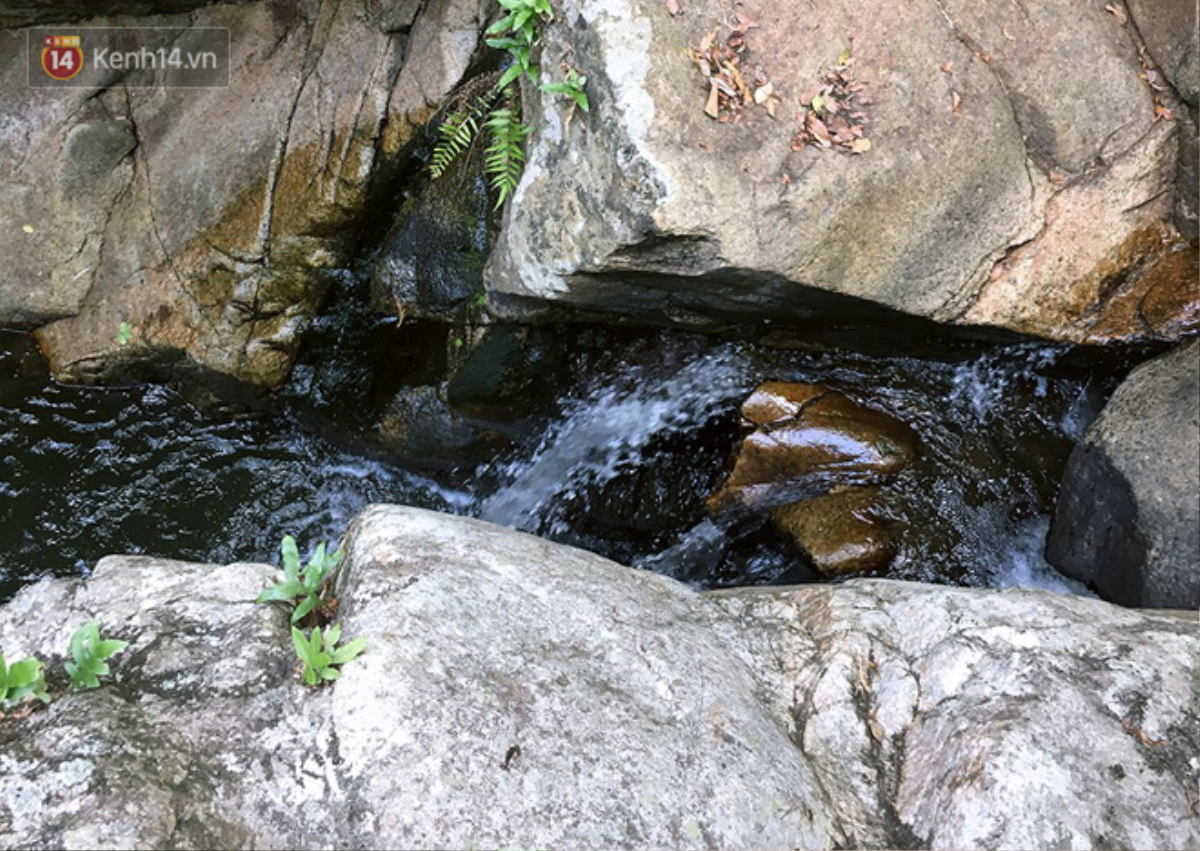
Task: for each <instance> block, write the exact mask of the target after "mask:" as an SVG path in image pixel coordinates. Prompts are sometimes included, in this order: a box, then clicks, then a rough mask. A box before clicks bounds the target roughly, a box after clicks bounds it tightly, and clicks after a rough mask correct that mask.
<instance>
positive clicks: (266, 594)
mask: <svg viewBox="0 0 1200 851" xmlns="http://www.w3.org/2000/svg"><path fill="white" fill-rule="evenodd" d="M304 593H305V588H304V586H303V585H302V584H301V583H300V580H298V579H289V580H287V581H286V582H280V583H279V584H278V585H272V586H271V587H270V588H268V589H266V590H265V591H263V592H262V593H261V594H259V595H258V597H256V598H255V600H254V602H256V603H274V602H277V601H280V600H283V601H287V602H291V601H292V600H293V599H295V598H296V597H300V596H302V595H303V594H304Z"/></svg>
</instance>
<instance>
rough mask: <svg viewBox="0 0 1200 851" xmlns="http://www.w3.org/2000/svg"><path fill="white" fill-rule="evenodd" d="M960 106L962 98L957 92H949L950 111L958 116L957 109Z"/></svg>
mask: <svg viewBox="0 0 1200 851" xmlns="http://www.w3.org/2000/svg"><path fill="white" fill-rule="evenodd" d="M961 105H962V96H961V95H959V93H958V92H956V91H953V90H951V92H950V111H951V112H953V113H954V114H955V115H958V108H959V106H961Z"/></svg>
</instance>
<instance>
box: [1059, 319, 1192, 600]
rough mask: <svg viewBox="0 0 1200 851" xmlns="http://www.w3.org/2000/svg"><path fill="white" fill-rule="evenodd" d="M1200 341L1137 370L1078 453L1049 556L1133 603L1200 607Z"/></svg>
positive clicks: (1107, 594) (1104, 592) (1110, 595)
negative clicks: (1199, 495) (1199, 567)
mask: <svg viewBox="0 0 1200 851" xmlns="http://www.w3.org/2000/svg"><path fill="white" fill-rule="evenodd" d="M1198 410H1200V342H1196V341H1193V342H1192V343H1190V344H1189V345H1187V346H1183V347H1181V348H1179V349H1177V350H1175V351H1173V352H1171V353H1170V354H1167V355H1163V356H1161V357H1159V358H1155V359H1154V360H1152V361H1149V362H1148V363H1145V364H1143V365H1141V366H1139V367H1138V368H1137V369H1135V370H1134V371H1133V372H1132V373H1130V375H1129V377H1128V378H1126V379H1125V381H1124V382H1123V383H1122V384H1121V385H1120V387H1118V388H1117V391H1116V392H1115V393H1114V394H1113V396H1112V398H1111V399H1110V400H1109V402H1108V404H1107V405H1106V406H1105V408H1104V410H1103V411H1102V412H1101V414H1100V416H1099V418H1098V419H1097V420H1096V422H1094V423H1093V424H1092V425H1091V427H1090V428H1089V429H1088V431H1087V433H1086V434H1085V435H1084V437H1083V440H1082V441H1081V442H1080V444H1079V445H1078V446H1077V447H1076V448H1075V450H1074V452H1072V453H1071V458H1070V460H1069V461H1068V462H1067V469H1066V471H1065V473H1064V474H1063V481H1062V488H1061V491H1060V493H1059V497H1058V503H1057V505H1056V506H1055V510H1054V520H1053V522H1052V524H1051V526H1050V534H1049V537H1048V538H1047V541H1046V559H1047V560H1048V561H1049V562H1050V563H1051V564H1053V565H1054V566H1055V567H1056V568H1058V569H1059V570H1060V571H1062V572H1063V573H1065V574H1066V575H1067V576H1071V577H1073V578H1075V579H1078V580H1080V581H1082V582H1086V583H1088V584H1089V585H1090V586H1092V587H1094V588H1095V589H1096V591H1097V593H1099V594H1100V596H1101V597H1103V598H1105V599H1107V600H1112V601H1113V602H1116V603H1120V604H1122V605H1125V606H1147V607H1152V608H1173V609H1196V608H1200V572H1198V571H1197V565H1200V506H1198V505H1197V502H1196V494H1197V492H1200V457H1198V456H1197V452H1196V450H1197V447H1198V446H1200V414H1198V413H1197V411H1198Z"/></svg>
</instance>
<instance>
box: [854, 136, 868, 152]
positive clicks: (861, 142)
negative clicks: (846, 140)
mask: <svg viewBox="0 0 1200 851" xmlns="http://www.w3.org/2000/svg"><path fill="white" fill-rule="evenodd" d="M869 150H871V140H870V139H855V140H854V141H853V142H851V143H850V151H851V152H852V153H855V154H865V153H866V152H867V151H869Z"/></svg>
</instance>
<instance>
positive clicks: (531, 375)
mask: <svg viewBox="0 0 1200 851" xmlns="http://www.w3.org/2000/svg"><path fill="white" fill-rule="evenodd" d="M567 352H568V348H567V342H566V340H564V339H563V338H562V337H561V336H558V335H555V334H554V333H553V332H552V331H550V330H547V329H543V328H530V327H523V326H517V325H491V326H488V327H487V328H486V329H484V331H483V335H482V337H481V338H480V339H479V340H477V341H475V342H473V343H472V345H471V347H470V352H469V353H468V355H467V357H466V360H464V361H463V362H462V364H461V365H460V366H459V367H458V368H457V369H456V370H455V371H454V375H452V376H451V377H450V381H449V383H448V384H447V386H446V400H447V402H449V404H450V405H451V406H453V408H454V409H455V410H456V411H460V412H462V413H463V414H465V415H467V416H469V417H475V418H478V419H483V420H493V421H500V422H507V421H512V420H519V419H523V418H526V417H529V416H531V415H533V414H538V413H545V412H549V411H550V410H551V409H552V406H553V403H554V401H555V399H557V397H558V396H559V394H561V393H562V392H563V388H565V387H566V386H568V380H569V377H570V363H569V361H568V355H567Z"/></svg>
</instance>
